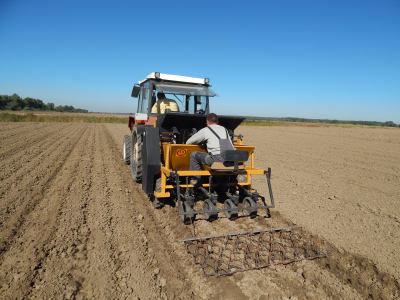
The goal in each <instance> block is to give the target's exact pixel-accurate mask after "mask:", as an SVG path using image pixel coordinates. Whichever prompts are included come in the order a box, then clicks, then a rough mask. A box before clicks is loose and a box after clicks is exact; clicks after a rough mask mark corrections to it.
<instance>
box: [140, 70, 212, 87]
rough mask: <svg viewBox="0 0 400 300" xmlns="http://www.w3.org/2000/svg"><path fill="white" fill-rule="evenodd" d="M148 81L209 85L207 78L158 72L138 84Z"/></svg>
mask: <svg viewBox="0 0 400 300" xmlns="http://www.w3.org/2000/svg"><path fill="white" fill-rule="evenodd" d="M149 79H156V80H161V81H164V80H165V81H174V82H181V83H192V84H200V85H205V86H208V85H209V83H210V82H209V79H208V78H198V77H189V76H181V75H173V74H166V73H160V72H152V73H150V74H149V75H147V76H146V78H145V79H144V80H142V81H139V84H142V83H143V82H145V81H146V80H149Z"/></svg>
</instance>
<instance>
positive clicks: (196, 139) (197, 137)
mask: <svg viewBox="0 0 400 300" xmlns="http://www.w3.org/2000/svg"><path fill="white" fill-rule="evenodd" d="M204 129H205V128H203V129H201V130H199V131H198V132H196V133H195V134H193V135H192V136H191V137H190V138H189V139H188V140H187V141H186V144H187V145H189V144H200V143H201V142H203V141H204V140H205V135H204Z"/></svg>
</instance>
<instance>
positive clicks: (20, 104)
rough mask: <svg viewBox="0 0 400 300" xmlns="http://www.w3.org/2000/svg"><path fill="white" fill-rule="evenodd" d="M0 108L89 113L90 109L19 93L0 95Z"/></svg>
mask: <svg viewBox="0 0 400 300" xmlns="http://www.w3.org/2000/svg"><path fill="white" fill-rule="evenodd" d="M0 110H14V111H17V110H45V111H59V112H80V113H87V112H88V110H86V109H81V108H75V107H73V106H72V105H55V104H54V103H45V102H44V101H43V100H40V99H35V98H30V97H26V98H21V97H20V96H18V95H17V94H12V95H11V96H9V95H0Z"/></svg>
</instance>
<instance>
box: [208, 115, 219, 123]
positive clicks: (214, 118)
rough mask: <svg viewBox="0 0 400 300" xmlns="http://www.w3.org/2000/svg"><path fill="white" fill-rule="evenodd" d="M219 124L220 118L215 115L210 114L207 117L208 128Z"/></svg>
mask: <svg viewBox="0 0 400 300" xmlns="http://www.w3.org/2000/svg"><path fill="white" fill-rule="evenodd" d="M213 124H218V116H217V115H216V114H214V113H210V114H208V115H207V126H209V125H213Z"/></svg>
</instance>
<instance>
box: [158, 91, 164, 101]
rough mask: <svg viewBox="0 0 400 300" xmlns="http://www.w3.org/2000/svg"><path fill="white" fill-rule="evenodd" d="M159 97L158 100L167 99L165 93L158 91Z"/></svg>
mask: <svg viewBox="0 0 400 300" xmlns="http://www.w3.org/2000/svg"><path fill="white" fill-rule="evenodd" d="M157 99H158V100H162V99H165V94H164V93H163V92H158V93H157Z"/></svg>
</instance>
